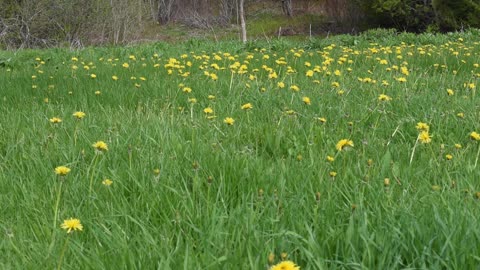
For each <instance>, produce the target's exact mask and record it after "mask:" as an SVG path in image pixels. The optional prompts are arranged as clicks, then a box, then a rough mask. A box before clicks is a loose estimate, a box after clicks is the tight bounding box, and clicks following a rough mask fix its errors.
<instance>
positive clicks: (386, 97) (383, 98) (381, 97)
mask: <svg viewBox="0 0 480 270" xmlns="http://www.w3.org/2000/svg"><path fill="white" fill-rule="evenodd" d="M378 100H380V101H390V100H392V98H391V97H389V96H387V95H385V94H381V95H380V96H378Z"/></svg>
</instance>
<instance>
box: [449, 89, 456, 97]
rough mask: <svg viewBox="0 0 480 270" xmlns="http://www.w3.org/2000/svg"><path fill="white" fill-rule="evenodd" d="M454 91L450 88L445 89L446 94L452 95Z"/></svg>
mask: <svg viewBox="0 0 480 270" xmlns="http://www.w3.org/2000/svg"><path fill="white" fill-rule="evenodd" d="M454 94H455V92H454V91H453V90H452V89H447V95H449V96H453V95H454Z"/></svg>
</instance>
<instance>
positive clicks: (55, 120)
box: [50, 117, 62, 124]
mask: <svg viewBox="0 0 480 270" xmlns="http://www.w3.org/2000/svg"><path fill="white" fill-rule="evenodd" d="M61 122H62V119H60V118H58V117H53V118H50V123H53V124H58V123H61Z"/></svg>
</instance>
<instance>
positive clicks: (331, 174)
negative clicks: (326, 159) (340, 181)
mask: <svg viewBox="0 0 480 270" xmlns="http://www.w3.org/2000/svg"><path fill="white" fill-rule="evenodd" d="M328 175H330V176H331V177H335V176H337V172H335V171H331V172H329V173H328Z"/></svg>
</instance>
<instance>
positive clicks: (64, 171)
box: [55, 166, 70, 176]
mask: <svg viewBox="0 0 480 270" xmlns="http://www.w3.org/2000/svg"><path fill="white" fill-rule="evenodd" d="M69 172H70V168H68V167H66V166H58V167H56V168H55V174H57V175H60V176H65V175H67V174H68V173H69Z"/></svg>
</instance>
